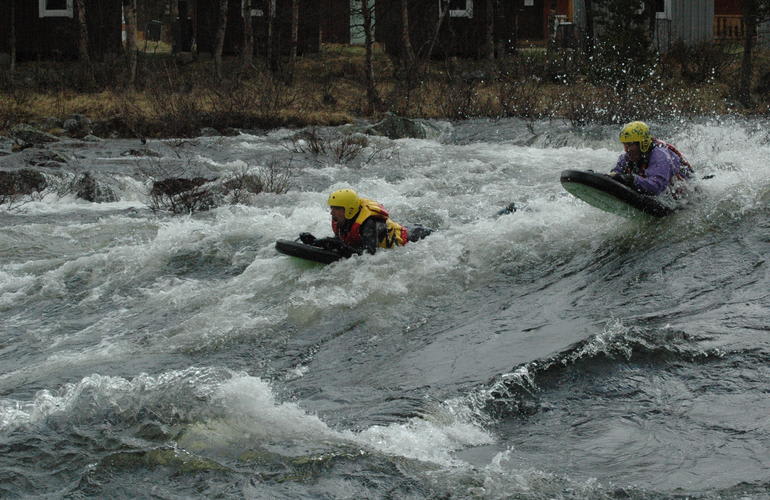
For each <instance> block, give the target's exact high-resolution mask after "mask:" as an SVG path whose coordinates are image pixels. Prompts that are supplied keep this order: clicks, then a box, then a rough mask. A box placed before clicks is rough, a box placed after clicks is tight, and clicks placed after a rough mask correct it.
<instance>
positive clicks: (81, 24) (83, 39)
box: [75, 0, 91, 64]
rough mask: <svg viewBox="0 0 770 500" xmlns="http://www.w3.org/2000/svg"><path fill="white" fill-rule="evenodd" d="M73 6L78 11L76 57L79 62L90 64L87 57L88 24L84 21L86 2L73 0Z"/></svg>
mask: <svg viewBox="0 0 770 500" xmlns="http://www.w3.org/2000/svg"><path fill="white" fill-rule="evenodd" d="M75 4H76V7H77V10H78V28H79V38H78V55H79V56H80V62H83V63H85V64H91V59H90V57H89V55H88V22H87V21H86V2H85V0H75Z"/></svg>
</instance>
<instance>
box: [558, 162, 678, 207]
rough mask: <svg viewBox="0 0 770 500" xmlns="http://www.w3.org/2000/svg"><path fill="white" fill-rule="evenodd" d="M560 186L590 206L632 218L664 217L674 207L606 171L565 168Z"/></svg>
mask: <svg viewBox="0 0 770 500" xmlns="http://www.w3.org/2000/svg"><path fill="white" fill-rule="evenodd" d="M561 185H562V186H564V189H566V190H567V191H568V192H569V193H570V194H571V195H573V196H575V197H576V198H580V199H581V200H583V201H585V202H586V203H588V204H589V205H592V206H594V207H596V208H599V209H601V210H604V211H605V212H609V213H611V214H615V215H619V216H621V217H626V218H629V219H634V218H639V217H645V216H652V217H665V216H666V215H670V214H671V213H673V211H674V209H673V208H672V207H670V206H668V205H666V204H664V203H662V202H661V201H660V200H659V199H657V197H655V196H648V195H644V194H640V193H637V192H636V191H634V190H633V189H631V188H630V187H628V186H626V185H625V184H621V183H620V182H618V181H616V180H615V179H613V178H612V177H610V176H609V175H606V174H598V173H596V172H585V171H582V170H564V171H563V172H562V173H561Z"/></svg>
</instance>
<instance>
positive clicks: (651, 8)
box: [644, 0, 658, 47]
mask: <svg viewBox="0 0 770 500" xmlns="http://www.w3.org/2000/svg"><path fill="white" fill-rule="evenodd" d="M644 12H645V14H647V22H648V23H649V27H648V36H649V37H650V47H652V46H654V45H655V31H656V28H657V21H658V15H657V14H656V12H655V0H644Z"/></svg>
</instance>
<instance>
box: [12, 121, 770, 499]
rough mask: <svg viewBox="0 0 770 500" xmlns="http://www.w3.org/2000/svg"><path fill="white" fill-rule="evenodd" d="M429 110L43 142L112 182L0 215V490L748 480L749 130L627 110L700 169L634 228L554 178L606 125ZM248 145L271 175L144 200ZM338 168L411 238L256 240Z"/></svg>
mask: <svg viewBox="0 0 770 500" xmlns="http://www.w3.org/2000/svg"><path fill="white" fill-rule="evenodd" d="M433 125H434V128H435V130H434V131H433V134H432V136H431V137H430V138H429V139H400V140H389V139H387V138H384V137H379V138H376V137H374V138H371V139H370V143H369V146H368V147H367V148H366V149H365V150H364V151H363V152H362V153H361V154H360V155H359V156H358V157H357V158H354V159H353V160H351V161H349V162H346V163H339V162H335V161H334V160H333V158H332V155H331V154H328V153H327V154H320V155H314V154H312V153H311V152H309V151H307V149H308V148H307V147H306V145H305V143H301V142H300V143H295V142H292V141H291V140H290V138H291V136H292V135H293V134H295V133H296V131H291V130H277V131H271V132H269V133H253V134H246V133H244V134H241V135H239V136H236V137H224V138H222V137H207V138H198V139H194V140H188V141H153V140H151V141H149V142H148V144H147V145H146V147H147V148H149V149H150V150H151V151H154V152H155V153H157V155H158V156H137V153H134V154H133V155H130V156H124V153H125V152H126V151H128V150H131V149H137V148H143V147H144V146H141V145H140V144H139V141H128V140H110V141H104V142H101V143H88V144H74V145H73V144H70V145H58V146H57V145H54V146H51V148H52V149H55V150H59V151H61V152H62V154H65V155H66V156H67V158H69V160H70V161H69V163H68V165H67V166H65V167H62V168H61V169H60V170H61V171H60V172H56V171H53V170H51V174H50V175H51V176H52V178H53V177H56V176H60V177H62V176H63V177H66V176H67V175H71V174H72V173H77V172H83V171H91V172H93V173H94V176H95V177H96V178H97V179H98V180H99V181H101V182H103V183H105V185H107V186H109V187H110V188H111V189H112V190H114V191H115V193H116V194H117V195H118V196H119V198H120V199H119V200H118V201H115V202H111V203H89V202H86V201H83V200H80V199H77V198H75V197H74V196H72V195H71V194H62V191H61V190H59V193H60V195H57V194H56V193H49V195H48V196H46V197H44V198H43V199H42V200H39V201H32V202H30V203H27V204H25V205H23V206H20V207H19V206H16V207H12V209H11V210H8V207H7V206H6V207H3V209H2V210H0V223H2V227H3V231H2V233H0V313H2V323H1V324H0V497H2V498H16V497H36V498H83V497H100V498H169V499H172V498H173V499H176V498H287V499H288V498H292V499H293V498H313V499H315V498H330V499H331V498H335V499H338V498H350V499H361V498H392V499H402V498H405V499H422V498H436V499H438V498H441V499H445V498H480V499H503V498H517V499H552V498H556V499H597V498H599V499H627V498H632V499H664V498H697V499H701V498H702V499H714V498H726V499H736V500H737V499H767V498H770V363H769V361H770V335H769V333H770V310H769V307H770V273H769V271H768V262H767V258H768V256H770V162H768V158H770V136H768V134H767V130H768V123H767V122H760V121H733V120H726V119H722V120H707V119H704V120H701V121H699V122H697V123H693V122H685V121H679V120H677V121H674V122H671V123H652V125H653V127H654V130H656V131H658V132H659V134H658V135H660V136H661V137H662V138H664V139H668V140H670V142H673V143H674V144H676V145H677V146H678V147H679V149H680V150H682V151H683V152H684V153H685V154H686V155H687V156H688V157H689V158H690V159H691V161H692V162H693V164H694V165H695V167H696V169H697V171H698V174H699V176H702V175H706V174H714V177H713V178H712V179H710V180H703V181H701V182H700V184H701V195H700V196H699V197H698V198H697V199H695V200H694V201H693V202H692V203H691V205H690V206H689V207H688V209H686V210H684V211H681V212H679V213H677V214H675V215H673V216H671V217H669V218H667V219H665V220H656V221H646V222H645V221H642V222H637V221H630V220H626V219H622V218H619V217H615V216H612V215H609V214H605V213H603V212H601V211H599V210H597V209H595V208H592V207H590V206H588V205H586V204H585V203H582V202H581V201H579V200H577V199H575V198H573V197H571V196H570V195H569V194H568V193H566V192H565V191H564V190H563V188H562V187H561V185H560V184H559V173H560V172H561V171H562V170H563V169H566V168H576V169H596V170H600V171H606V170H609V168H610V167H611V166H612V165H613V164H614V161H615V160H616V158H617V155H618V154H619V152H620V151H621V147H620V144H619V143H618V142H617V139H616V138H617V132H618V129H619V127H618V126H606V127H605V126H602V127H589V128H583V129H575V128H572V127H570V126H569V125H567V124H564V123H561V122H557V121H552V122H545V121H544V122H535V123H532V124H527V123H525V122H521V121H516V120H503V121H470V122H463V123H445V122H434V123H433ZM321 132H323V133H324V134H327V136H328V137H331V138H334V137H339V136H340V134H342V133H344V132H345V129H343V128H339V129H325V130H323V131H321ZM57 148H59V149H57ZM301 149H305V150H306V152H301V151H300V150H301ZM22 153H23V152H22ZM22 153H19V154H17V155H9V156H6V157H5V158H3V159H2V161H3V165H13V164H14V162H17V161H20V160H19V158H20V157H21V154H22ZM270 165H273V167H274V168H278V169H289V170H285V171H284V172H290V175H291V187H290V189H289V191H288V192H287V193H285V194H268V193H262V194H259V195H256V196H253V197H251V198H249V199H246V200H245V201H244V202H242V203H239V204H234V205H225V206H221V207H219V208H215V209H213V210H211V211H208V212H203V213H195V214H193V215H170V214H166V213H153V212H152V211H151V210H149V209H148V203H149V201H148V177H147V175H157V172H166V171H168V172H170V171H177V170H179V169H187V171H194V172H195V173H201V174H205V175H209V176H212V175H217V176H220V177H226V176H228V175H232V174H233V173H235V172H244V171H252V172H262V173H263V174H264V172H266V171H267V170H266V169H268V167H269V166H270ZM148 172H150V174H148ZM152 172H155V174H152ZM345 187H351V188H353V189H355V190H357V191H358V192H359V193H361V194H362V195H365V196H368V197H371V198H374V199H377V200H378V201H380V202H382V203H383V204H384V205H385V206H386V207H387V208H388V209H389V210H390V212H391V215H392V216H393V218H394V219H395V220H397V221H400V222H403V223H422V224H424V225H427V226H431V227H434V228H436V229H437V231H436V232H435V233H434V234H433V235H431V236H430V237H429V238H427V239H426V240H424V241H421V242H419V243H416V244H409V245H408V246H406V247H404V248H400V249H394V250H386V251H381V252H378V253H377V254H376V255H374V256H363V257H354V258H352V259H349V260H346V261H342V262H338V263H335V264H332V265H329V266H321V265H314V264H310V263H304V262H302V261H299V260H298V259H295V258H291V257H287V256H283V255H280V254H278V253H277V252H276V251H275V248H274V243H275V240H276V239H278V238H288V239H293V238H295V237H296V236H297V234H298V233H299V232H302V231H309V232H312V233H314V234H315V235H316V236H328V235H329V234H330V233H331V229H330V227H329V214H328V209H327V207H326V204H325V203H326V197H327V195H328V193H329V192H330V191H331V190H334V189H340V188H345ZM510 202H516V204H517V205H518V206H519V210H518V211H517V212H516V213H514V214H510V215H504V216H501V217H494V214H495V212H496V211H497V210H499V209H500V208H502V207H504V206H505V205H507V204H508V203H510Z"/></svg>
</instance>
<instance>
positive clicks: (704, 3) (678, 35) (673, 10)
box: [573, 0, 715, 52]
mask: <svg viewBox="0 0 770 500" xmlns="http://www.w3.org/2000/svg"><path fill="white" fill-rule="evenodd" d="M667 1H668V2H669V5H670V9H669V16H668V18H658V19H657V21H656V34H655V41H654V43H655V44H656V46H657V47H658V49H659V50H661V51H663V52H665V51H666V50H668V47H670V46H671V44H672V43H673V42H674V41H676V40H682V41H684V42H685V43H687V44H690V45H691V44H695V43H701V42H706V41H710V40H712V39H713V36H714V35H713V33H714V12H715V11H714V5H715V0H667ZM573 9H574V19H575V22H576V23H577V24H578V26H579V27H580V30H581V31H584V28H585V24H586V11H585V3H584V1H583V0H573Z"/></svg>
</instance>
